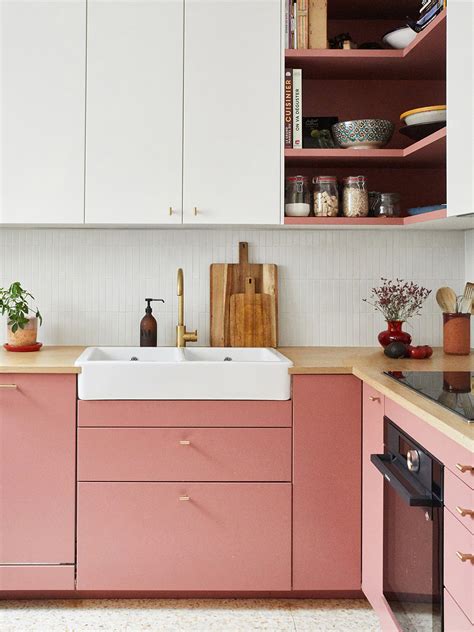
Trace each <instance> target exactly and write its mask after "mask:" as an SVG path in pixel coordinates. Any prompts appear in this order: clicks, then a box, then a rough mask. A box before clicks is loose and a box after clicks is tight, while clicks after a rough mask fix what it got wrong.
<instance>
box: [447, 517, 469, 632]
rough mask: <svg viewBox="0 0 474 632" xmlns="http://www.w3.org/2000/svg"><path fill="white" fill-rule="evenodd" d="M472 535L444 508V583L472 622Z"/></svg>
mask: <svg viewBox="0 0 474 632" xmlns="http://www.w3.org/2000/svg"><path fill="white" fill-rule="evenodd" d="M462 554H463V555H472V554H474V536H473V535H472V533H471V532H470V531H468V530H467V529H466V527H464V526H463V525H462V524H461V523H460V522H459V521H458V520H457V519H456V518H455V517H454V516H453V515H452V514H451V513H450V512H449V510H447V509H445V510H444V585H445V586H446V588H447V590H448V591H449V592H450V594H451V596H452V597H453V598H454V600H455V601H456V603H457V604H458V605H459V607H460V608H461V610H463V612H464V613H465V614H466V616H467V618H468V619H469V620H470V621H471V623H474V560H466V561H464V562H463V561H462V560H461V559H460V555H462ZM448 630H449V629H448Z"/></svg>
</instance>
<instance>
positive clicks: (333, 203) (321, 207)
mask: <svg viewBox="0 0 474 632" xmlns="http://www.w3.org/2000/svg"><path fill="white" fill-rule="evenodd" d="M313 185H314V188H313V210H314V214H315V215H316V217H336V215H337V214H338V213H339V193H338V190H337V178H336V176H316V177H314V178H313Z"/></svg>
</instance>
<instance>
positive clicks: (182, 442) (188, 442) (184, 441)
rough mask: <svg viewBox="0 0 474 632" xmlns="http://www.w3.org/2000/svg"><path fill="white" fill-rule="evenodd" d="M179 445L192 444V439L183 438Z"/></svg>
mask: <svg viewBox="0 0 474 632" xmlns="http://www.w3.org/2000/svg"><path fill="white" fill-rule="evenodd" d="M179 445H191V441H188V440H187V439H181V441H180V442H179Z"/></svg>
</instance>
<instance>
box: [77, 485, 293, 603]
mask: <svg viewBox="0 0 474 632" xmlns="http://www.w3.org/2000/svg"><path fill="white" fill-rule="evenodd" d="M77 588H78V589H79V590H169V591H181V590H183V591H227V590H229V591H251V590H290V589H291V485H290V484H287V483H79V485H78V531H77Z"/></svg>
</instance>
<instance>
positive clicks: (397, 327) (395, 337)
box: [378, 320, 411, 349]
mask: <svg viewBox="0 0 474 632" xmlns="http://www.w3.org/2000/svg"><path fill="white" fill-rule="evenodd" d="M402 326H403V320H387V329H385V330H384V331H381V332H380V333H379V335H378V341H379V342H380V344H381V345H382V347H383V348H384V349H385V347H388V345H389V344H390V343H391V342H403V343H404V344H406V345H409V344H410V343H411V336H410V334H409V333H407V332H406V331H402Z"/></svg>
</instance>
